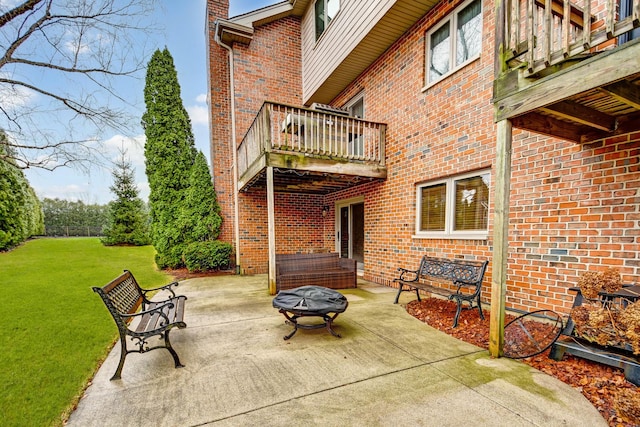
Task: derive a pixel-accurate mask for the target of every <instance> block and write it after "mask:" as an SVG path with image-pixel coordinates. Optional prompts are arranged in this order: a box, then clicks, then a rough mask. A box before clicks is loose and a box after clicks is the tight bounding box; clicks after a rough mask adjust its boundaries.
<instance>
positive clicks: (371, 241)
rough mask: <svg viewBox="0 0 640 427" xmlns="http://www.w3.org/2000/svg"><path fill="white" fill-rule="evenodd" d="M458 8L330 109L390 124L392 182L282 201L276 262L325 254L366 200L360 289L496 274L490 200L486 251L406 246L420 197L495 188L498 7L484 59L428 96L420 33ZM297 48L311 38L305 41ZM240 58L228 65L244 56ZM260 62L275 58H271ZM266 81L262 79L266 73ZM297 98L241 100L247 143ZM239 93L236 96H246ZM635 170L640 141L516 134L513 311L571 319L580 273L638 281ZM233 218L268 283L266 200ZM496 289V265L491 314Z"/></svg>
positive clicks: (398, 46) (638, 176)
mask: <svg viewBox="0 0 640 427" xmlns="http://www.w3.org/2000/svg"><path fill="white" fill-rule="evenodd" d="M345 3H346V2H345ZM460 4H461V2H459V1H457V2H452V3H449V2H441V3H440V4H438V5H437V6H436V7H435V8H434V9H433V10H432V11H430V12H429V13H428V14H427V15H425V16H424V17H423V18H422V19H421V20H420V21H419V22H418V23H416V25H415V26H414V27H413V28H412V29H411V30H410V31H408V32H407V33H406V34H405V35H404V36H403V37H402V38H401V39H400V40H398V41H397V42H396V43H395V44H394V45H393V46H392V47H391V48H390V49H388V50H387V51H386V52H385V53H384V54H383V55H382V56H380V58H379V59H378V60H377V61H376V62H374V63H373V64H372V65H371V66H369V68H367V70H366V71H365V72H364V73H362V74H361V75H360V76H359V77H358V78H357V79H356V80H354V81H353V82H352V83H351V84H350V85H349V86H348V87H347V88H346V89H345V90H344V91H343V92H342V93H341V94H340V95H339V96H338V97H337V98H336V99H334V101H333V102H332V104H333V105H336V106H342V105H344V104H345V103H346V102H348V100H349V99H351V98H352V97H353V96H354V95H356V94H358V93H360V92H361V91H364V96H365V98H364V103H365V112H366V113H365V116H366V117H365V118H366V119H367V120H371V121H376V122H383V123H387V131H386V165H387V168H388V177H387V179H386V180H385V181H383V182H373V183H367V184H363V185H360V186H357V187H353V188H350V189H348V190H345V191H342V192H337V193H333V194H330V195H328V196H324V197H323V196H308V195H295V194H280V193H278V194H276V195H275V202H276V251H277V252H311V251H315V250H318V249H324V250H333V249H334V248H335V236H336V234H335V212H334V206H335V203H336V202H339V201H340V200H347V199H351V198H354V197H363V198H364V205H365V248H364V249H365V251H364V257H365V271H364V278H365V279H368V280H371V281H373V282H376V283H380V284H384V285H390V286H391V285H392V280H393V278H395V277H396V275H397V268H398V267H405V268H416V267H417V266H418V263H419V259H420V257H421V256H422V255H433V256H442V257H464V258H468V259H481V260H484V259H488V260H490V261H491V260H492V255H493V254H492V250H493V242H492V232H493V230H492V222H493V210H492V209H493V206H492V201H491V200H490V212H489V234H488V238H487V239H486V240H459V239H424V238H416V237H415V236H414V235H415V228H416V225H415V216H416V212H415V210H416V200H415V191H416V190H415V189H416V185H417V184H420V183H424V182H428V181H430V180H435V179H441V178H444V177H449V176H453V175H457V174H462V173H466V172H470V171H475V170H481V169H485V168H488V169H490V170H491V175H492V176H491V179H492V182H495V177H494V175H495V169H494V162H495V155H496V125H495V123H494V121H493V117H494V111H493V106H492V103H491V99H492V83H493V66H494V57H493V54H494V50H495V48H494V34H493V32H492V31H489V30H487V29H488V28H493V27H494V4H493V2H492V1H484V2H483V28H484V29H483V35H482V40H483V44H482V52H481V55H480V58H479V59H477V60H475V61H473V62H471V63H470V64H469V65H467V66H466V67H464V68H462V69H460V70H458V71H457V72H455V73H454V74H452V75H450V76H448V77H446V78H444V79H443V80H441V81H439V82H438V83H436V84H435V85H432V86H430V87H429V88H428V89H426V90H424V89H423V88H424V60H425V51H424V49H425V32H426V31H428V30H429V29H430V28H431V27H433V26H434V25H436V24H437V23H438V22H440V20H441V19H442V18H444V17H446V16H447V15H448V14H449V13H450V12H451V11H452V10H454V9H455V8H456V7H457V6H459V5H460ZM288 19H289V18H288ZM278 22H280V21H278ZM295 24H296V21H295V20H292V19H289V20H288V22H287V26H291V25H295ZM297 24H298V25H299V21H297ZM298 28H300V27H299V26H298ZM272 29H273V31H274V33H273V34H270V35H271V36H272V37H274V38H276V39H278V36H277V34H275V32H276V29H277V31H281V32H282V31H285V29H284V26H273V28H272ZM258 30H259V29H257V31H256V35H255V36H254V40H253V42H252V43H251V45H250V46H249V48H248V49H249V50H251V49H257V46H258V45H260V43H257V42H258V39H259V38H260V37H263V36H264V35H266V34H267V32H266V31H265V32H261V31H258ZM300 36H301V37H302V38H303V39H304V38H305V37H306V36H305V34H304V31H303V33H301V34H300ZM280 38H281V36H280ZM304 43H305V42H302V45H304ZM254 44H255V45H256V47H254ZM242 49H244V48H242ZM242 49H239V51H238V53H237V54H236V55H242V54H243V53H242ZM258 53H259V54H264V55H266V56H269V55H273V53H272V52H270V51H267V50H266V49H263V50H262V51H261V52H256V54H258ZM266 56H265V58H262V59H260V58H259V56H255V57H254V58H253V61H267V60H268V58H267V57H266ZM243 58H244V57H243ZM239 60H240V57H238V61H237V62H240V61H239ZM283 60H284V59H283ZM296 60H297V61H298V62H296ZM296 67H299V68H296ZM289 68H290V69H292V70H295V69H299V70H301V69H302V62H301V61H300V58H299V57H298V58H297V59H296V58H294V59H292V62H291V63H290V67H289ZM260 72H261V73H263V74H268V70H266V67H264V66H263V69H262V70H261V71H260ZM250 76H251V77H255V75H254V74H252V73H249V72H247V73H245V74H244V77H242V75H240V76H238V79H239V80H240V81H242V79H243V78H244V83H243V84H245V85H248V86H247V88H246V90H249V88H250V87H251V81H252V80H251V79H250ZM305 78H306V77H305ZM254 80H255V79H254ZM296 84H298V85H299V86H296ZM242 87H243V88H244V87H245V86H242ZM301 88H302V78H301V77H300V80H298V81H294V80H293V79H292V80H290V81H287V86H286V88H285V87H281V88H274V89H273V90H274V92H273V93H279V92H276V90H280V91H284V90H285V89H286V91H290V92H292V93H294V94H295V96H294V97H293V99H291V98H290V97H289V98H287V96H290V95H291V94H290V93H289V94H283V96H282V99H275V97H274V96H273V93H271V92H270V93H262V94H260V93H256V94H252V98H251V102H249V100H248V99H247V100H246V101H242V102H239V105H238V109H239V110H240V109H243V111H242V114H243V115H242V118H241V120H239V123H242V125H241V126H239V128H238V132H239V133H243V132H244V131H246V128H247V127H248V126H249V125H250V121H251V120H252V119H253V117H254V116H255V114H256V113H257V110H258V108H259V106H260V105H261V102H262V101H263V100H264V99H269V100H274V101H280V102H287V103H292V102H298V103H299V102H301V100H302V96H301V93H302V89H301ZM237 92H238V94H241V93H242V89H240V88H239V89H238V90H237ZM238 96H239V98H240V97H241V96H240V95H238ZM239 98H238V99H239ZM285 98H286V99H285ZM241 106H242V107H241ZM639 158H640V134H638V133H636V134H628V135H622V136H620V137H616V138H610V139H604V140H601V141H597V142H595V143H592V144H588V145H579V144H574V143H570V142H567V141H563V140H559V139H555V138H549V137H544V136H541V135H537V134H532V133H529V132H524V131H519V130H517V129H514V134H513V143H512V168H513V172H512V175H511V193H510V198H511V200H510V209H511V213H510V220H509V257H508V277H507V306H508V307H509V308H516V309H522V310H527V311H532V310H535V309H552V310H557V311H560V312H564V313H566V312H568V310H569V308H570V305H571V301H572V300H573V296H574V294H573V293H571V292H570V291H569V290H568V288H569V287H571V286H575V285H576V283H577V280H578V277H579V275H580V274H581V273H583V272H585V271H588V270H602V269H604V268H606V267H608V266H611V267H616V268H618V269H619V270H620V272H621V273H622V277H623V281H624V282H627V283H630V282H635V281H638V277H639V276H640V164H639V160H638V159H639ZM492 188H493V184H492ZM491 194H492V195H493V190H492V193H491ZM325 205H326V206H329V207H330V212H329V214H328V215H327V216H326V217H325V218H323V217H322V215H321V210H322V206H325ZM241 207H242V212H241V216H240V222H241V224H242V226H241V231H242V233H243V237H242V249H241V250H242V256H243V264H244V265H245V267H246V270H244V271H246V272H255V273H258V272H259V273H264V272H266V269H267V266H266V260H267V229H266V196H265V194H264V190H261V191H257V190H256V191H250V192H248V193H246V194H244V193H243V195H241ZM230 218H231V217H225V221H231V219H230ZM491 275H492V266H491V263H490V264H489V269H488V271H487V274H486V275H485V281H484V289H483V295H484V298H483V299H484V300H485V301H488V299H489V296H490V281H491Z"/></svg>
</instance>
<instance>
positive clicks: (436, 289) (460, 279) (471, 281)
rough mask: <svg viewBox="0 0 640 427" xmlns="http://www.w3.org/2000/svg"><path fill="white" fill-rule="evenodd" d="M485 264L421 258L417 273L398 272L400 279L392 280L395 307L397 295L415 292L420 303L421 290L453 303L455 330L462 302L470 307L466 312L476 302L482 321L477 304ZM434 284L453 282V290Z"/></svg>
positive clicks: (398, 296)
mask: <svg viewBox="0 0 640 427" xmlns="http://www.w3.org/2000/svg"><path fill="white" fill-rule="evenodd" d="M488 263H489V262H488V261H468V260H463V259H447V258H436V257H430V256H427V255H425V256H423V257H422V260H421V261H420V266H419V267H418V269H417V270H407V269H406V268H398V271H399V272H400V277H398V278H396V279H394V280H393V281H394V283H397V284H398V294H397V295H396V299H395V301H394V304H397V303H398V299H399V298H400V294H401V293H402V292H403V291H405V290H406V291H412V290H415V292H416V295H417V297H418V301H420V290H423V291H425V292H430V293H433V294H436V295H442V296H445V297H447V298H449V299H450V300H453V301H455V302H456V304H457V310H456V315H455V318H454V319H453V327H454V328H455V327H457V326H458V318H459V317H460V312H461V311H462V302H463V301H466V302H468V303H469V308H473V303H474V301H475V302H476V305H477V307H478V311H479V312H480V318H481V319H484V314H483V313H482V305H481V304H480V293H481V290H482V279H483V278H484V272H485V271H486V269H487V264H488ZM434 280H437V281H447V282H452V284H453V286H452V288H451V289H447V288H445V287H444V286H437V285H435V284H434ZM427 281H428V282H427ZM405 287H406V288H407V289H405Z"/></svg>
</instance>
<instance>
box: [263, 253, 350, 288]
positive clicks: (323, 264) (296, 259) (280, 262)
mask: <svg viewBox="0 0 640 427" xmlns="http://www.w3.org/2000/svg"><path fill="white" fill-rule="evenodd" d="M300 286H322V287H324V288H329V289H346V288H355V287H356V286H357V275H356V260H354V259H350V258H340V257H339V256H338V254H337V253H335V252H332V253H317V254H276V289H277V290H278V291H280V290H282V289H292V288H298V287H300Z"/></svg>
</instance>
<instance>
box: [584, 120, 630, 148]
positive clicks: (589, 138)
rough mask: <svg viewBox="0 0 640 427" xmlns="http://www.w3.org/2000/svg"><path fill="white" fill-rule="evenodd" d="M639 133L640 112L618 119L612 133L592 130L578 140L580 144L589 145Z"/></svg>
mask: <svg viewBox="0 0 640 427" xmlns="http://www.w3.org/2000/svg"><path fill="white" fill-rule="evenodd" d="M638 131H640V112H637V113H633V114H628V115H626V116H621V117H618V126H617V127H616V130H614V131H613V132H607V133H605V132H602V131H599V130H596V129H593V130H591V131H589V132H586V133H584V134H582V137H581V139H580V142H581V143H589V142H593V141H597V140H598V139H602V138H607V137H611V136H616V135H624V134H626V133H631V132H638Z"/></svg>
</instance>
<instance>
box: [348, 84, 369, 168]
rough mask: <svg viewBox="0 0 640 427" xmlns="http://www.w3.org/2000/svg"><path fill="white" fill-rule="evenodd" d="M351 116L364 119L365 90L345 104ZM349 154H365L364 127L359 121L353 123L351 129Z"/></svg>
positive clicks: (357, 155)
mask: <svg viewBox="0 0 640 427" xmlns="http://www.w3.org/2000/svg"><path fill="white" fill-rule="evenodd" d="M344 107H345V108H346V109H347V110H348V111H349V115H350V116H351V117H356V118H358V119H364V92H360V93H359V94H357V95H356V96H354V97H353V98H351V100H349V102H347V103H346V104H345V106H344ZM348 151H349V154H351V155H353V156H356V157H359V156H364V129H363V128H362V127H361V126H360V124H358V123H357V122H355V123H352V126H351V129H350V130H349V145H348Z"/></svg>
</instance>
